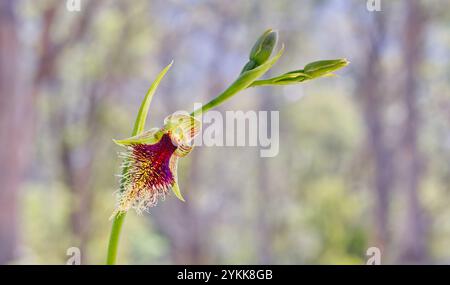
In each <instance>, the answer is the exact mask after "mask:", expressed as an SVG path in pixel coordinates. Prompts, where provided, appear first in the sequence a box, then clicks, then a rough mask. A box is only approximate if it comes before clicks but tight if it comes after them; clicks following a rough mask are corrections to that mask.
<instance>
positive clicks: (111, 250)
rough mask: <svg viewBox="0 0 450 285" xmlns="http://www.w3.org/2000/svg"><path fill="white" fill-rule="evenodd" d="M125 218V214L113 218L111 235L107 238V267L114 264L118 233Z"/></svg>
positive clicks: (118, 214)
mask: <svg viewBox="0 0 450 285" xmlns="http://www.w3.org/2000/svg"><path fill="white" fill-rule="evenodd" d="M125 216H126V214H125V213H117V214H116V216H114V221H113V225H112V228H111V235H110V237H109V245H108V256H107V258H106V264H107V265H114V264H116V259H117V249H118V247H119V237H120V231H121V230H122V225H123V222H124V220H125Z"/></svg>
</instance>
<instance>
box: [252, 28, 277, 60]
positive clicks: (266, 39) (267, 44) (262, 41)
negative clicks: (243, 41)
mask: <svg viewBox="0 0 450 285" xmlns="http://www.w3.org/2000/svg"><path fill="white" fill-rule="evenodd" d="M277 39H278V33H277V31H274V30H272V29H269V30H267V31H265V32H264V34H262V35H261V36H260V37H259V39H258V40H257V41H256V43H255V45H254V46H253V48H252V50H251V51H250V56H249V59H250V60H251V61H253V62H255V64H256V66H259V65H261V64H263V63H264V62H266V60H267V59H269V57H270V55H271V54H272V51H273V49H274V48H275V46H276V44H277Z"/></svg>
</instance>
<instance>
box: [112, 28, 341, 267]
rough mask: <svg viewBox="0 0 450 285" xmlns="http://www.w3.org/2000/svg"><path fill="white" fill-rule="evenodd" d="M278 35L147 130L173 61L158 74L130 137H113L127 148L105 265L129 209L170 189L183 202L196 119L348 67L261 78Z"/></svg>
mask: <svg viewBox="0 0 450 285" xmlns="http://www.w3.org/2000/svg"><path fill="white" fill-rule="evenodd" d="M277 38H278V34H277V32H276V31H273V30H271V29H269V30H267V31H266V32H264V33H263V34H262V35H261V36H260V37H259V38H258V40H257V41H256V43H255V44H254V45H253V47H252V49H251V52H250V55H249V60H248V62H247V63H246V64H245V65H244V67H243V69H242V71H241V73H240V74H239V76H238V77H237V79H236V80H235V81H234V82H233V83H232V84H231V85H230V86H229V87H228V88H227V89H225V90H224V91H223V92H222V93H221V94H219V95H218V96H217V97H215V98H214V99H213V100H211V101H210V102H208V103H207V104H205V105H203V106H202V107H201V108H199V109H197V110H195V111H194V112H192V113H191V114H187V113H181V112H176V113H174V114H172V115H170V116H168V117H166V119H165V120H164V126H163V127H162V128H160V129H158V128H153V129H150V130H148V131H144V128H145V123H146V120H147V115H148V110H149V107H150V103H151V101H152V98H153V95H154V93H155V91H156V89H157V87H158V85H159V83H160V81H161V80H162V78H163V77H164V75H165V74H166V73H167V71H168V70H169V68H170V67H171V66H172V63H170V64H169V65H168V66H166V67H165V68H164V69H163V70H162V71H161V72H160V73H159V75H158V76H157V78H156V80H155V81H154V82H153V84H152V85H151V86H150V88H149V90H148V92H147V94H146V95H145V97H144V100H143V101H142V104H141V107H140V109H139V112H138V114H137V117H136V120H135V123H134V127H133V131H132V134H131V137H130V138H126V139H121V140H114V142H115V143H116V144H118V145H120V146H121V147H124V148H125V151H124V152H122V153H121V156H122V158H123V163H122V175H121V176H120V177H121V179H120V186H119V190H118V194H117V205H116V208H115V210H114V212H113V215H112V217H111V218H112V219H113V224H112V229H111V234H110V239H109V246H108V255H107V261H106V262H107V264H115V263H116V259H117V250H118V245H119V237H120V232H121V229H122V226H123V223H124V219H125V216H126V213H127V212H128V211H129V210H130V209H134V210H135V211H136V212H137V213H142V212H143V211H147V210H148V208H150V207H153V206H155V205H156V204H157V202H158V201H159V200H161V199H164V198H165V197H166V196H167V195H168V193H169V191H170V190H171V191H172V193H173V194H174V195H175V196H176V197H177V198H178V199H179V200H181V201H183V202H184V201H185V200H184V198H183V196H182V194H181V191H180V188H179V185H178V180H177V164H178V160H179V159H180V158H182V157H185V156H186V155H187V154H189V153H190V152H191V151H192V149H193V145H192V142H193V139H194V137H195V136H196V135H197V134H198V132H199V129H200V126H201V122H200V121H199V120H197V119H196V117H198V116H199V115H201V114H202V113H205V112H207V111H208V110H211V109H213V108H215V107H217V106H219V105H221V104H223V103H224V102H225V101H226V100H228V99H230V98H231V97H233V96H234V95H236V94H237V93H239V92H240V91H242V90H245V89H247V88H250V87H258V86H268V85H287V84H297V83H301V82H303V81H306V80H312V79H315V78H319V77H323V76H330V75H332V72H334V71H336V70H338V69H340V68H342V67H344V66H346V65H347V64H348V61H347V60H345V59H336V60H324V61H316V62H313V63H310V64H308V65H306V66H305V67H304V68H303V69H301V70H295V71H291V72H287V73H284V74H282V75H279V76H275V77H273V78H269V79H262V80H260V79H259V78H260V77H262V76H263V75H264V74H265V73H266V72H267V71H268V70H269V69H271V68H272V66H273V65H274V64H275V63H276V62H277V61H278V60H279V58H280V57H281V56H282V54H283V52H284V46H282V47H281V49H280V50H279V51H278V52H277V53H276V54H275V55H274V56H273V57H271V55H272V52H273V50H274V49H275V47H276V43H277Z"/></svg>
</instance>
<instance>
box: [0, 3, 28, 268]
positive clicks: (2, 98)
mask: <svg viewBox="0 0 450 285" xmlns="http://www.w3.org/2000/svg"><path fill="white" fill-rule="evenodd" d="M16 4H17V3H16V1H14V0H4V1H1V2H0V139H1V141H2V142H3V145H2V147H1V148H0V161H1V166H0V182H1V185H0V264H5V263H8V262H10V261H12V260H13V259H14V258H15V257H16V249H17V238H18V237H17V236H18V233H17V231H18V226H17V221H18V217H17V215H18V213H17V197H18V191H19V188H20V182H21V178H22V174H23V170H24V165H25V160H26V157H27V155H26V153H25V150H26V148H27V144H29V142H27V141H26V140H25V136H24V133H26V132H27V131H28V128H29V127H28V126H29V117H30V116H29V115H28V113H27V109H28V107H29V105H30V104H31V101H32V97H31V96H30V94H29V93H27V92H20V90H18V88H19V84H20V82H19V81H20V72H19V63H20V60H19V58H20V54H19V53H20V49H19V41H18V31H17V30H18V28H17V19H16V15H15V8H16Z"/></svg>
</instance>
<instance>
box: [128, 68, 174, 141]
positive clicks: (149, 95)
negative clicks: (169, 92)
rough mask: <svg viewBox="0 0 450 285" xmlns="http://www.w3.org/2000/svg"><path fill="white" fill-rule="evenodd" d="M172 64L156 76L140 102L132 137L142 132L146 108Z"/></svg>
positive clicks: (146, 112)
mask: <svg viewBox="0 0 450 285" xmlns="http://www.w3.org/2000/svg"><path fill="white" fill-rule="evenodd" d="M172 64H173V61H172V62H171V63H170V64H169V65H168V66H166V67H165V68H164V69H163V70H162V71H161V72H160V73H159V74H158V76H157V77H156V79H155V81H153V83H152V85H151V86H150V88H149V89H148V91H147V94H146V95H145V98H144V100H143V101H142V104H141V107H140V109H139V113H138V115H137V117H136V122H135V123H134V129H133V133H132V135H133V136H135V135H138V134H140V133H142V132H143V131H144V129H145V121H146V120H147V114H148V108H149V107H150V103H151V102H152V98H153V94H155V91H156V88H158V85H159V83H160V82H161V79H162V78H163V77H164V75H165V74H166V73H167V71H168V70H169V68H170V67H171V66H172Z"/></svg>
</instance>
